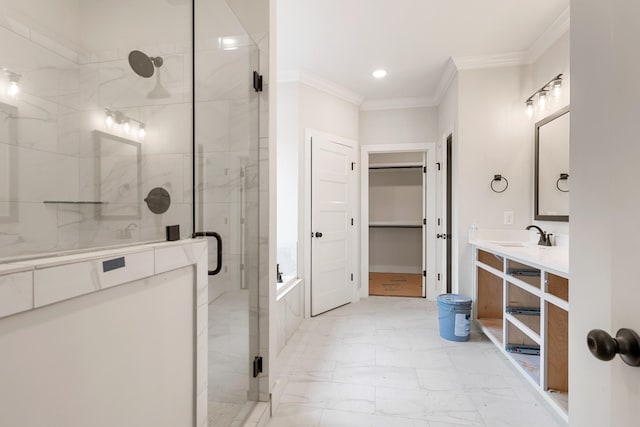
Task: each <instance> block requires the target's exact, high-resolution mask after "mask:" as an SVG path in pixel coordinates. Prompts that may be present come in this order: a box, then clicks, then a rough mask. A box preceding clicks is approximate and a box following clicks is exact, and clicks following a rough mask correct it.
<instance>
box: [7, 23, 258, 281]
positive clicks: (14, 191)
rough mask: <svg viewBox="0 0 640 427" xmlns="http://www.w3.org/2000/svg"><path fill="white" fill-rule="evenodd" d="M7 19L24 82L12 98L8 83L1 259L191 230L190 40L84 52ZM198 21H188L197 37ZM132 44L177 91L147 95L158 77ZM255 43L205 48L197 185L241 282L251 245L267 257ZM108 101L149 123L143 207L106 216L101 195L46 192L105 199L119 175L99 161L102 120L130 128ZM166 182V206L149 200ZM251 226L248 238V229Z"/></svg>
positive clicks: (199, 85)
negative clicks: (114, 118) (158, 64)
mask: <svg viewBox="0 0 640 427" xmlns="http://www.w3.org/2000/svg"><path fill="white" fill-rule="evenodd" d="M2 18H3V19H1V20H0V66H2V67H4V66H7V67H9V66H11V67H14V68H19V71H20V72H21V74H22V78H21V86H22V91H21V94H20V95H19V96H18V97H17V98H16V99H10V98H7V97H4V90H3V91H2V95H0V102H1V103H2V104H1V105H0V119H2V126H0V130H1V132H0V160H2V169H1V170H2V172H0V173H2V174H3V176H2V177H1V180H2V181H4V183H3V184H0V258H3V257H12V256H18V255H26V254H36V253H42V252H56V251H65V250H72V249H78V248H87V247H96V246H104V245H112V244H125V243H130V242H136V241H148V240H157V239H164V232H165V231H164V226H165V225H170V224H180V225H181V230H182V237H186V236H187V234H188V233H189V232H190V230H191V204H192V203H193V200H192V195H191V194H192V183H191V174H192V172H193V171H192V164H191V159H192V157H191V156H192V154H191V131H192V128H191V119H192V107H191V93H192V92H191V91H192V87H193V85H192V82H191V60H192V56H191V46H190V43H188V42H184V43H182V42H178V43H174V44H167V43H163V44H160V45H142V46H131V49H114V50H100V51H82V52H79V51H77V50H73V49H71V48H69V47H68V46H67V45H65V44H64V43H63V42H61V41H59V40H56V39H55V37H45V36H43V35H42V34H41V33H39V32H38V31H37V30H36V29H35V28H32V27H30V25H29V23H24V22H22V23H20V24H17V21H16V20H15V19H7V17H6V16H4V17H2ZM189 32H190V22H185V40H188V39H189V37H188V35H189ZM206 45H207V43H204V44H203V46H205V47H206ZM209 45H211V43H209ZM132 49H139V50H142V51H144V52H148V53H150V54H153V55H159V56H162V57H163V58H164V65H163V66H162V68H161V69H159V71H160V78H161V81H162V84H163V86H164V87H165V88H166V89H167V90H168V91H169V93H170V96H169V97H167V98H164V99H149V98H147V94H148V93H149V92H150V90H151V89H152V88H153V86H154V85H155V80H156V76H154V77H153V78H151V79H143V78H141V77H139V76H137V75H136V74H135V73H133V72H132V70H131V68H130V67H129V64H128V62H127V60H126V58H127V54H128V52H129V50H132ZM249 49H250V48H248V47H245V48H240V49H238V50H236V51H222V50H219V49H214V48H211V49H208V48H205V49H203V50H199V51H198V57H197V59H198V64H197V69H196V90H197V94H196V101H197V107H196V111H195V114H196V121H197V122H196V123H197V124H198V125H197V127H196V141H197V146H198V156H197V158H196V162H197V165H198V166H201V169H200V170H199V171H197V173H199V175H200V176H198V177H197V180H198V181H199V182H200V183H199V184H198V186H197V188H196V190H197V191H198V194H199V195H200V196H201V201H202V206H201V207H200V208H201V209H202V211H203V212H206V215H203V216H201V218H203V224H201V225H202V228H203V229H205V230H215V231H218V232H220V233H221V234H222V235H223V238H224V241H225V242H227V244H226V245H225V247H224V248H225V260H229V261H228V265H227V268H226V269H225V270H224V271H225V273H224V274H225V275H227V277H226V279H230V280H224V281H225V283H230V282H235V283H238V282H239V281H238V280H234V279H235V278H231V277H230V276H231V275H236V276H239V275H240V274H241V271H240V263H241V258H242V257H241V255H240V254H241V253H242V249H243V248H242V246H243V245H244V246H245V247H246V245H248V242H254V243H253V244H254V245H255V246H256V247H255V250H254V251H253V252H251V251H250V253H253V254H255V257H254V258H255V260H254V263H255V264H257V250H258V249H257V245H258V243H257V234H258V230H257V223H258V214H259V212H258V193H257V185H258V176H257V175H258V155H259V152H258V147H257V145H256V144H255V143H254V146H253V147H251V145H250V141H251V137H255V138H256V139H255V141H257V135H252V134H250V129H251V126H249V125H250V123H249V121H250V117H252V116H251V114H250V109H251V108H255V109H257V108H258V105H257V102H258V101H257V98H256V99H255V100H250V99H249V97H248V94H249V87H248V81H249V78H248V74H249V71H248V67H249ZM104 108H110V109H112V110H118V111H121V112H123V113H124V114H126V115H127V116H129V117H131V118H134V119H136V120H140V121H142V122H144V123H145V124H146V129H147V136H146V138H145V140H144V141H143V142H142V143H141V154H142V155H141V158H140V161H139V162H138V168H139V170H140V182H139V183H138V184H139V188H140V190H139V191H140V193H139V194H140V198H139V200H138V204H139V212H140V214H139V215H137V216H135V217H131V216H130V215H121V218H119V217H118V215H112V216H110V217H109V218H104V217H103V216H101V215H100V210H99V208H96V206H95V205H73V204H45V203H43V202H44V201H45V200H53V201H55V200H58V201H79V200H80V201H96V200H99V199H100V188H103V189H104V188H106V187H109V185H111V184H113V183H110V182H108V181H106V180H108V179H112V178H111V175H109V174H106V175H105V174H102V176H103V178H102V180H101V179H100V174H99V173H98V172H97V165H98V164H100V157H99V156H98V153H97V152H96V145H95V143H94V131H95V130H99V131H104V132H110V133H114V134H117V135H119V136H124V135H121V134H118V132H117V131H113V130H109V129H106V128H105V125H104V120H103V119H104ZM256 113H257V112H256ZM253 116H256V117H257V114H254V115H253ZM256 126H257V119H256ZM256 132H257V130H256ZM132 139H134V138H132ZM101 166H102V168H105V165H104V164H102V165H101ZM154 187H163V188H165V189H166V190H167V191H168V192H169V193H170V195H171V200H172V204H171V207H170V208H169V210H168V211H167V212H166V213H164V214H162V215H155V214H153V213H151V212H150V211H149V210H148V209H147V207H146V204H144V203H143V201H142V199H143V198H144V197H146V195H147V193H148V192H149V190H151V189H152V188H154ZM252 189H254V190H252ZM242 217H244V220H241V218H242ZM240 230H242V233H244V236H245V238H244V239H240V238H238V236H237V235H238V234H239V233H240V232H241V231H240ZM252 235H253V236H256V237H255V238H254V239H251V238H250V237H249V236H252ZM245 249H246V248H245ZM211 252H212V253H214V252H215V251H213V250H212V251H211ZM212 256H214V255H212ZM245 258H246V256H245ZM212 261H213V263H214V264H215V260H213V259H212ZM246 262H247V260H246V259H245V264H246ZM212 265H213V264H212Z"/></svg>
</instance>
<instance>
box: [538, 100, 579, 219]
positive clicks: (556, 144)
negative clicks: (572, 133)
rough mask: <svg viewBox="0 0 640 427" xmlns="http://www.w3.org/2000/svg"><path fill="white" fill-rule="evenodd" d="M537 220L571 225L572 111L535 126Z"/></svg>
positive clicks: (547, 119)
mask: <svg viewBox="0 0 640 427" xmlns="http://www.w3.org/2000/svg"><path fill="white" fill-rule="evenodd" d="M535 160H536V161H535V192H534V219H536V220H539V221H569V191H570V187H571V184H570V183H571V178H570V173H569V107H568V106H567V107H565V108H563V109H561V110H559V111H557V112H556V113H554V114H552V115H550V116H548V117H546V118H544V119H543V120H541V121H539V122H538V123H536V126H535Z"/></svg>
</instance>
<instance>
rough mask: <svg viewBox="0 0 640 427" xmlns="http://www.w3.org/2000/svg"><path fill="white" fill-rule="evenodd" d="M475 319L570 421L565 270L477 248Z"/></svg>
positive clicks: (567, 310) (475, 262)
mask: <svg viewBox="0 0 640 427" xmlns="http://www.w3.org/2000/svg"><path fill="white" fill-rule="evenodd" d="M474 271H475V280H474V282H475V300H474V304H475V310H474V313H475V316H474V317H475V320H476V322H477V324H478V325H479V326H480V328H481V329H482V331H483V332H484V333H485V334H486V335H487V336H488V337H489V339H491V341H493V343H494V344H495V345H496V346H498V347H499V348H500V349H501V350H502V351H503V352H504V353H505V354H506V355H507V356H508V359H509V360H510V361H511V362H512V363H513V364H514V365H515V366H516V367H517V368H518V370H519V371H520V372H521V373H522V374H523V375H524V376H525V377H526V378H527V379H528V380H529V381H530V382H531V383H532V384H533V385H534V387H535V388H536V389H537V390H538V391H539V392H540V393H541V394H542V395H543V396H544V398H545V400H547V401H549V402H550V403H551V405H552V406H553V407H554V408H555V409H556V410H557V411H558V413H559V414H560V416H561V417H562V418H564V419H565V420H566V421H568V392H569V388H568V379H569V375H568V374H569V370H568V365H569V358H568V323H569V279H568V274H564V273H562V272H558V271H550V270H549V269H547V268H545V266H543V265H538V264H535V263H527V262H525V261H523V260H521V259H520V260H514V259H511V258H510V257H509V255H508V254H502V253H497V252H496V253H494V252H491V251H490V250H487V249H484V248H476V250H475V258H474Z"/></svg>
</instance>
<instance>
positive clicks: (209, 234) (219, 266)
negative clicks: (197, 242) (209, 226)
mask: <svg viewBox="0 0 640 427" xmlns="http://www.w3.org/2000/svg"><path fill="white" fill-rule="evenodd" d="M196 237H213V238H215V239H216V242H217V243H218V253H217V255H216V262H217V265H216V268H215V270H209V276H215V275H216V274H218V273H220V270H222V237H220V235H219V234H218V233H216V232H215V231H198V232H197V233H193V238H194V239H195V238H196Z"/></svg>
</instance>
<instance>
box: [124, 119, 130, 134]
mask: <svg viewBox="0 0 640 427" xmlns="http://www.w3.org/2000/svg"><path fill="white" fill-rule="evenodd" d="M122 129H123V130H124V133H126V134H127V135H128V134H130V133H131V124H130V123H129V120H127V121H126V122H124V124H123V125H122Z"/></svg>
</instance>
